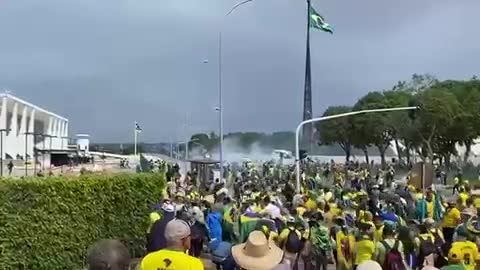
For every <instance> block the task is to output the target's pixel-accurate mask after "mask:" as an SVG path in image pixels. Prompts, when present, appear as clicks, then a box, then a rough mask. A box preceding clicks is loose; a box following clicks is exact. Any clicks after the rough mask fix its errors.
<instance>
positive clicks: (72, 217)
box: [0, 174, 164, 270]
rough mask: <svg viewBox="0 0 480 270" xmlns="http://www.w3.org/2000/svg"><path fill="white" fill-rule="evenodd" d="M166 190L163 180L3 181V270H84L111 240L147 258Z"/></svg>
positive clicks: (0, 224)
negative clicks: (155, 209)
mask: <svg viewBox="0 0 480 270" xmlns="http://www.w3.org/2000/svg"><path fill="white" fill-rule="evenodd" d="M163 185H164V178H163V176H161V175H159V174H121V175H109V176H107V175H105V176H102V175H85V176H80V177H51V178H37V179H35V178H30V179H22V180H15V179H5V180H0V269H45V270H53V269H81V268H82V267H83V266H84V263H85V255H86V252H87V249H88V247H89V246H91V245H92V244H93V243H94V242H95V241H97V240H99V239H105V238H114V239H119V240H121V241H122V242H124V243H125V244H126V245H127V246H128V247H129V249H130V252H131V254H132V256H133V257H139V256H142V255H143V252H144V247H145V232H146V228H147V226H148V218H147V216H148V214H149V212H150V206H151V205H152V204H154V203H157V202H158V201H159V200H160V197H161V190H162V188H163Z"/></svg>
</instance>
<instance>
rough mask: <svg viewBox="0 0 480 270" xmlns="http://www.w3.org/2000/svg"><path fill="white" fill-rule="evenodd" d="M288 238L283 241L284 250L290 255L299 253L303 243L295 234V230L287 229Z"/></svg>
mask: <svg viewBox="0 0 480 270" xmlns="http://www.w3.org/2000/svg"><path fill="white" fill-rule="evenodd" d="M288 231H289V232H288V236H287V240H286V241H285V250H286V251H288V252H290V253H294V254H297V253H300V251H302V249H303V241H302V239H300V236H298V234H297V230H295V229H291V228H288Z"/></svg>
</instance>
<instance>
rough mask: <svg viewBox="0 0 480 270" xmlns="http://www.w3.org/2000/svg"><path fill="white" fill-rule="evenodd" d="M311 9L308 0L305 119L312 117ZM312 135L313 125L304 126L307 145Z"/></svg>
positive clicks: (304, 97) (304, 96) (304, 95)
mask: <svg viewBox="0 0 480 270" xmlns="http://www.w3.org/2000/svg"><path fill="white" fill-rule="evenodd" d="M310 9H311V1H310V0H307V38H306V53H305V87H304V93H303V121H305V120H309V119H311V118H312V74H311V64H310V26H311V25H310ZM311 136H312V125H311V124H309V125H305V127H304V128H303V141H304V143H305V145H307V142H310V140H311Z"/></svg>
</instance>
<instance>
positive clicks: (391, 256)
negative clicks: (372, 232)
mask: <svg viewBox="0 0 480 270" xmlns="http://www.w3.org/2000/svg"><path fill="white" fill-rule="evenodd" d="M381 243H382V245H383V246H384V247H385V250H386V251H387V253H386V256H385V265H384V266H383V269H384V270H406V269H405V264H404V263H403V259H402V254H401V253H400V252H399V251H398V245H399V244H400V241H399V240H395V245H394V246H393V248H390V246H389V245H388V244H387V242H385V241H382V242H381Z"/></svg>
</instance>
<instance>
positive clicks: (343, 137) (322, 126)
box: [317, 106, 352, 161]
mask: <svg viewBox="0 0 480 270" xmlns="http://www.w3.org/2000/svg"><path fill="white" fill-rule="evenodd" d="M351 111H352V107H348V106H331V107H328V108H327V109H326V110H325V112H324V113H323V116H329V115H336V114H342V113H347V112H351ZM317 130H318V131H319V132H318V133H319V138H320V144H322V145H333V144H338V145H340V147H341V148H342V150H343V151H344V152H345V160H346V161H349V160H350V156H351V153H352V140H351V137H352V123H351V120H350V118H348V117H342V118H336V119H331V120H326V121H322V122H319V123H318V125H317Z"/></svg>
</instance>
